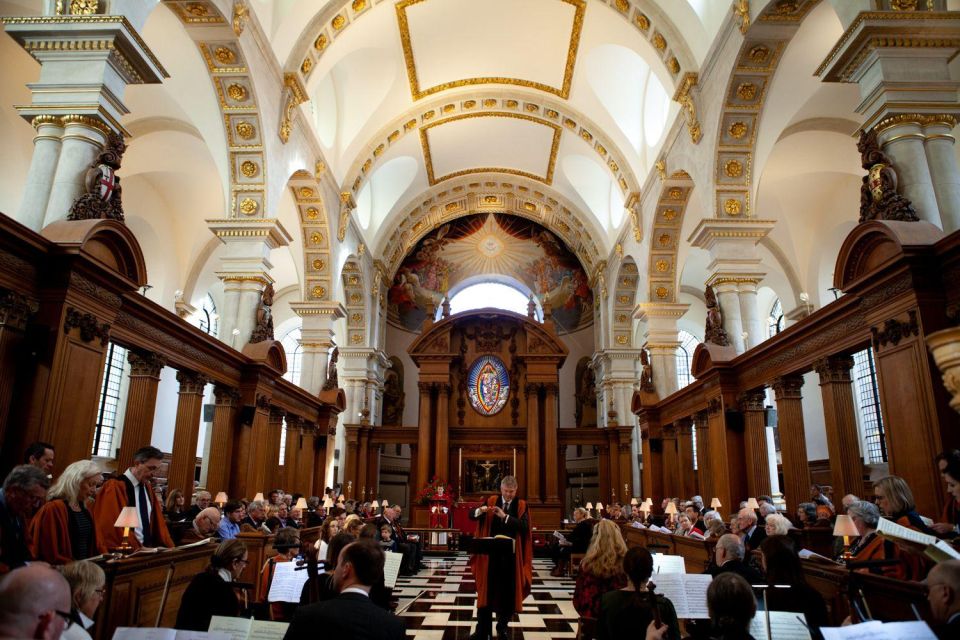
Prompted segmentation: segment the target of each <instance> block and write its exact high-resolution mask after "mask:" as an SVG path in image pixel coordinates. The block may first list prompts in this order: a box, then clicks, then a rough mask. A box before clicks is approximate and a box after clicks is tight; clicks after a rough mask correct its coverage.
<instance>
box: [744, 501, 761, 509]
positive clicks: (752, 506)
mask: <svg viewBox="0 0 960 640" xmlns="http://www.w3.org/2000/svg"><path fill="white" fill-rule="evenodd" d="M747 509H753V510H754V511H757V510H758V509H760V503H759V502H757V499H756V498H747Z"/></svg>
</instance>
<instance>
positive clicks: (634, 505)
mask: <svg viewBox="0 0 960 640" xmlns="http://www.w3.org/2000/svg"><path fill="white" fill-rule="evenodd" d="M638 504H640V503H639V502H637V499H636V498H630V506H631V507H636V506H637V505H638Z"/></svg>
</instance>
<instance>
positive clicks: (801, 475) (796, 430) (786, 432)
mask: <svg viewBox="0 0 960 640" xmlns="http://www.w3.org/2000/svg"><path fill="white" fill-rule="evenodd" d="M772 386H773V392H774V393H775V394H776V398H777V400H776V401H777V428H778V429H779V430H780V452H781V457H782V459H783V463H782V464H783V493H784V500H785V501H786V503H787V512H788V513H793V512H795V511H796V510H797V505H798V504H800V503H801V502H803V501H804V500H806V497H807V495H808V492H809V491H810V467H809V466H808V463H807V440H806V436H805V435H804V432H803V406H802V404H801V400H802V399H803V396H802V395H801V389H802V388H803V376H800V375H788V376H783V377H780V378H777V379H776V380H774V381H773V385H772Z"/></svg>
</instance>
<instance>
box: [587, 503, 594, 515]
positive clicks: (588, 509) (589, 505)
mask: <svg viewBox="0 0 960 640" xmlns="http://www.w3.org/2000/svg"><path fill="white" fill-rule="evenodd" d="M591 511H593V503H592V502H588V503H587V517H588V518H592V517H593V514H592V513H590V512H591Z"/></svg>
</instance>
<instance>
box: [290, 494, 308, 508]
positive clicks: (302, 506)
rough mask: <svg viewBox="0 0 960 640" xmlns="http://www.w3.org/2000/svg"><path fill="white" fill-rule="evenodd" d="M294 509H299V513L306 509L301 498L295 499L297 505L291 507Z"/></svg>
mask: <svg viewBox="0 0 960 640" xmlns="http://www.w3.org/2000/svg"><path fill="white" fill-rule="evenodd" d="M293 508H294V509H300V510H301V511H302V510H304V509H306V508H307V501H306V500H305V499H304V498H303V496H301V497H299V498H297V504H295V505H293Z"/></svg>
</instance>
